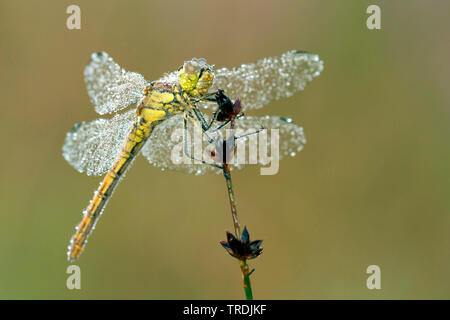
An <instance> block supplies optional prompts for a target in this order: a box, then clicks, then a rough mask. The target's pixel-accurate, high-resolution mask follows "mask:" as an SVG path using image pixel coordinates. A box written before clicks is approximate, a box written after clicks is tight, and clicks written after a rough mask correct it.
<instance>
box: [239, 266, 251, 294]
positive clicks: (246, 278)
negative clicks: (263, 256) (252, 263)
mask: <svg viewBox="0 0 450 320" xmlns="http://www.w3.org/2000/svg"><path fill="white" fill-rule="evenodd" d="M240 266H241V272H242V281H243V283H244V291H245V297H246V298H247V300H253V292H252V285H251V283H250V268H249V267H248V264H247V261H245V260H241V262H240Z"/></svg>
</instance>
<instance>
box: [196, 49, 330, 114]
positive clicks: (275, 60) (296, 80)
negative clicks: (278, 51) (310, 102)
mask: <svg viewBox="0 0 450 320" xmlns="http://www.w3.org/2000/svg"><path fill="white" fill-rule="evenodd" d="M322 70H323V61H322V60H320V58H319V56H318V55H316V54H311V53H307V52H303V51H288V52H286V53H284V54H282V55H281V56H277V57H269V58H264V59H261V60H258V61H257V62H255V63H248V64H243V65H241V66H240V67H236V68H232V69H227V68H221V69H218V70H216V71H215V76H214V84H213V87H212V89H213V90H217V89H223V90H225V93H226V95H227V96H229V97H230V98H232V99H233V100H234V99H236V98H240V99H241V101H242V106H243V111H245V110H250V109H258V108H262V107H263V106H265V105H266V104H268V103H269V102H271V101H272V100H278V99H281V98H286V97H290V96H292V95H293V94H294V93H295V92H297V91H300V90H303V89H304V88H305V86H306V85H307V84H308V83H309V82H310V81H312V79H314V78H315V77H317V76H318V75H319V74H320V72H321V71H322ZM203 106H207V105H206V104H204V105H203Z"/></svg>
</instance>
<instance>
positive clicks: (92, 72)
mask: <svg viewBox="0 0 450 320" xmlns="http://www.w3.org/2000/svg"><path fill="white" fill-rule="evenodd" d="M84 81H85V82H86V88H87V91H88V94H89V97H90V98H91V101H92V103H93V104H94V106H95V111H97V113H99V114H107V113H111V112H115V111H118V110H121V109H124V108H126V107H128V106H129V105H131V104H134V103H136V102H137V101H138V100H139V99H140V98H141V97H142V95H143V91H144V89H145V88H146V86H147V85H148V82H147V81H146V80H145V79H144V77H143V76H141V75H140V74H139V73H136V72H129V71H126V70H124V69H122V68H121V67H120V66H119V65H118V64H117V63H115V62H114V60H113V59H112V58H111V57H110V56H109V55H108V54H107V53H106V52H98V53H93V54H92V56H91V61H90V62H89V64H88V65H87V66H86V68H85V69H84Z"/></svg>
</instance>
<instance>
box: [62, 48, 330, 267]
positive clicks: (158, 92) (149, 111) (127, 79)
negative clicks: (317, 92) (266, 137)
mask: <svg viewBox="0 0 450 320" xmlns="http://www.w3.org/2000/svg"><path fill="white" fill-rule="evenodd" d="M214 69H215V68H214V65H209V64H207V62H206V60H205V59H203V58H201V59H197V58H192V59H191V60H188V61H185V62H184V64H183V65H181V66H180V67H179V68H178V69H177V70H175V71H173V72H169V73H166V74H164V75H163V76H162V77H161V78H160V79H158V80H156V81H152V82H150V81H147V80H146V79H145V78H144V77H143V76H142V75H141V74H139V73H136V72H130V71H126V70H125V69H123V68H122V67H120V66H119V65H118V64H117V63H116V62H115V61H114V60H113V59H112V57H110V56H109V55H108V54H107V53H106V52H98V53H94V54H92V56H91V60H90V62H89V63H88V65H87V66H86V68H85V70H84V80H85V83H86V88H87V92H88V95H89V97H90V100H91V102H92V104H93V105H94V107H95V111H96V112H97V113H98V114H100V115H103V116H104V117H102V118H98V119H96V120H93V121H90V122H81V123H77V124H75V125H74V127H73V128H72V130H70V131H69V132H68V133H67V135H66V138H65V142H64V145H63V148H62V149H63V150H62V151H63V156H64V158H65V159H66V160H67V162H68V163H69V164H70V165H72V166H73V167H74V168H75V169H76V170H78V171H79V172H81V173H85V174H87V175H91V176H102V175H103V176H104V177H103V179H102V181H101V182H100V185H99V187H98V189H97V190H96V191H95V192H94V196H93V198H92V200H91V201H90V203H89V205H88V206H87V207H86V209H85V210H83V216H82V219H81V222H80V223H79V224H78V225H77V226H76V228H75V229H76V232H75V234H74V235H73V236H72V237H71V240H70V244H69V247H68V249H69V250H68V252H67V256H68V260H69V261H75V260H76V259H78V258H79V256H80V254H81V253H82V252H83V250H84V248H85V245H86V243H87V240H88V237H89V236H90V234H91V233H92V231H93V230H94V229H95V226H96V223H97V222H98V219H99V217H100V216H101V214H102V212H103V210H104V209H105V206H106V204H107V202H108V201H109V200H110V198H111V196H112V194H113V192H114V190H115V189H116V187H117V185H118V183H119V181H120V180H121V179H122V178H123V177H124V174H125V173H126V171H127V169H128V168H129V167H130V165H131V164H132V163H133V161H134V160H135V159H136V157H137V156H138V155H139V154H142V155H143V156H144V157H145V158H146V159H147V160H148V161H149V162H150V163H151V164H152V165H154V166H156V167H160V168H161V169H162V170H174V171H179V172H185V173H188V174H195V175H200V174H206V173H220V172H221V170H220V169H218V168H217V166H213V165H212V166H209V165H205V164H204V161H193V162H192V161H191V162H190V163H187V161H183V162H180V161H178V162H177V161H174V160H173V153H174V152H173V150H174V149H176V148H177V147H179V146H180V142H179V141H177V140H176V139H173V135H174V132H176V131H177V130H182V131H183V132H184V137H183V139H182V140H184V146H185V147H184V148H181V149H184V153H185V154H184V156H186V155H188V154H186V149H188V148H187V147H186V144H187V141H186V139H187V138H186V136H187V135H186V132H191V133H192V132H193V130H199V129H201V130H202V132H203V133H205V134H206V136H208V132H209V133H210V134H212V133H213V132H215V133H219V134H220V132H221V131H222V130H225V128H226V126H225V124H226V122H225V123H222V124H221V123H220V120H221V119H220V117H221V116H220V110H217V111H216V112H213V113H212V114H210V113H211V112H212V111H214V108H217V104H218V102H217V101H216V97H217V95H218V93H219V92H224V91H225V92H226V94H227V96H226V97H227V98H228V97H230V98H231V99H237V98H239V99H240V103H241V106H242V108H241V109H242V111H243V112H246V111H247V110H251V109H258V108H261V107H263V106H265V105H267V104H268V103H269V102H271V101H273V100H278V99H282V98H287V97H290V96H292V95H293V94H294V93H295V92H297V91H300V90H303V89H304V88H305V86H306V85H307V84H308V83H309V82H310V81H311V80H312V79H313V78H315V77H317V76H318V75H319V74H320V73H321V71H322V70H323V62H322V60H320V58H319V56H318V55H316V54H312V53H308V52H305V51H295V50H294V51H288V52H286V53H284V54H282V55H280V56H275V57H269V58H264V59H260V60H258V61H256V62H254V63H248V64H242V65H241V66H239V67H234V68H220V69H217V70H214ZM217 118H219V119H217ZM189 123H191V124H193V125H191V126H189V127H188V125H187V124H189ZM234 127H235V129H234V130H235V131H237V130H242V131H245V132H248V131H249V130H250V131H251V130H253V128H255V127H256V128H257V127H263V128H265V129H278V131H279V135H280V146H279V152H280V158H281V157H283V156H286V155H289V154H290V155H293V154H295V152H298V151H300V150H301V149H302V148H303V145H304V144H305V143H306V139H305V136H304V133H303V128H302V127H300V126H299V125H297V124H295V123H294V122H293V121H292V120H291V119H289V118H282V117H278V116H263V117H254V116H245V117H241V118H240V119H238V120H236V121H235V124H234ZM196 128H197V129H196ZM205 140H207V141H209V142H211V137H209V136H208V139H205ZM239 140H240V143H244V144H245V141H244V140H245V139H239ZM203 142H204V141H203ZM203 142H201V144H202V143H203ZM268 146H269V147H270V142H269V143H268ZM194 147H195V146H194ZM189 156H190V158H191V159H195V157H194V156H193V155H192V154H191V155H189ZM263 162H264V161H261V162H259V163H260V164H263ZM243 166H244V164H242V163H240V164H236V165H235V166H233V167H235V168H242V167H243Z"/></svg>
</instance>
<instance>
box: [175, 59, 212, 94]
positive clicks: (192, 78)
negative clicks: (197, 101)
mask: <svg viewBox="0 0 450 320" xmlns="http://www.w3.org/2000/svg"><path fill="white" fill-rule="evenodd" d="M178 74H179V80H178V81H179V84H180V87H181V89H182V90H183V91H185V92H187V93H188V94H189V95H190V96H192V97H200V96H203V95H205V94H207V93H208V90H209V88H210V87H211V85H212V82H213V80H214V72H213V70H212V67H211V66H210V65H208V64H207V63H206V60H205V59H196V58H193V59H192V60H189V61H186V62H185V63H184V65H183V66H182V67H180V68H179V70H178Z"/></svg>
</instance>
